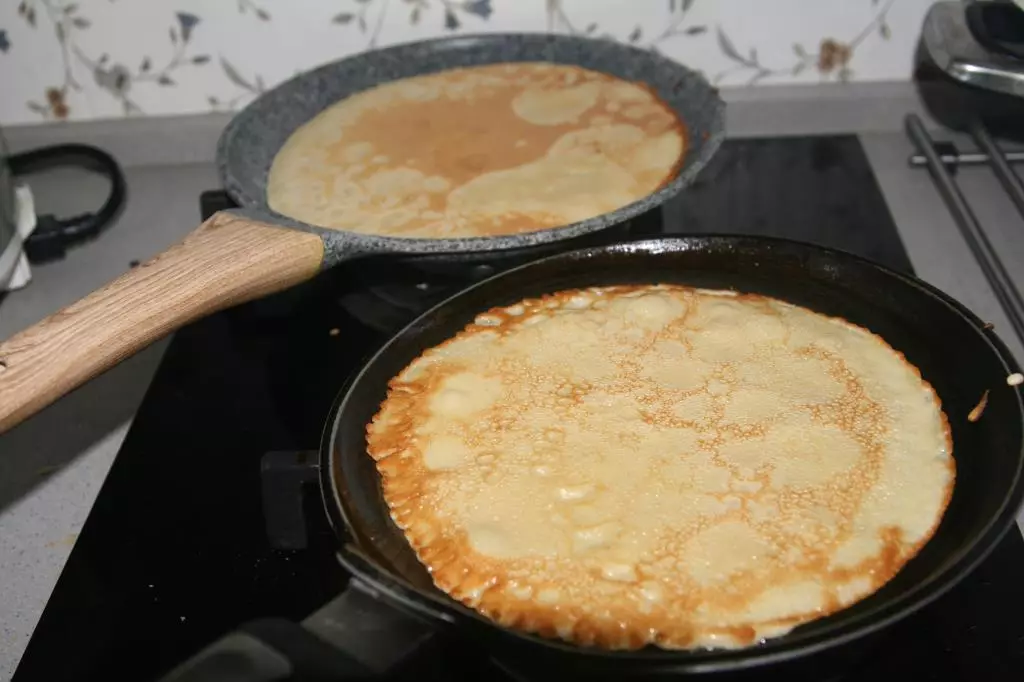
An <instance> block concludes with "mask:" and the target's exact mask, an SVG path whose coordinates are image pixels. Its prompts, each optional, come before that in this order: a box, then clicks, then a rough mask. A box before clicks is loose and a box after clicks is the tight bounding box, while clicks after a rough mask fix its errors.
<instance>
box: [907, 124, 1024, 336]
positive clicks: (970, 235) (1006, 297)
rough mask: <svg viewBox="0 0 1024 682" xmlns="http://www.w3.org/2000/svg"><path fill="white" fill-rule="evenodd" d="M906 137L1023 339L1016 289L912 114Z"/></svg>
mask: <svg viewBox="0 0 1024 682" xmlns="http://www.w3.org/2000/svg"><path fill="white" fill-rule="evenodd" d="M905 124H906V128H907V135H908V136H909V137H910V139H911V141H912V142H913V143H914V146H916V147H917V149H918V151H919V152H921V153H922V154H923V155H924V156H925V157H926V158H927V159H928V171H929V173H931V176H932V179H933V180H934V181H935V187H936V188H937V189H938V190H939V194H941V195H942V198H943V199H944V200H945V202H946V205H947V206H948V207H949V210H950V212H951V213H952V214H953V218H954V220H956V224H957V226H958V227H959V228H960V233H961V234H962V235H963V237H964V241H966V242H967V246H969V247H970V249H971V252H972V253H973V254H974V258H975V260H977V261H978V265H980V266H981V270H982V272H983V273H984V274H985V278H986V279H987V280H988V283H989V286H990V287H992V292H993V293H994V294H995V295H996V298H997V299H999V303H1000V305H1002V306H1003V310H1005V311H1006V316H1007V317H1008V318H1009V320H1010V325H1011V326H1012V327H1013V330H1014V331H1015V332H1016V333H1017V336H1018V337H1019V338H1021V339H1024V301H1022V300H1021V295H1020V291H1018V290H1017V287H1016V285H1015V284H1014V283H1013V280H1012V279H1010V276H1009V274H1008V273H1007V272H1006V268H1005V267H1004V266H1003V262H1002V261H1001V260H1000V259H999V256H997V255H996V252H995V249H993V248H992V243H991V242H990V241H989V239H988V235H986V234H985V232H984V230H982V229H981V225H980V224H979V223H978V219H977V217H975V215H974V212H973V211H971V207H970V206H969V205H968V203H967V200H966V199H964V195H963V193H961V192H960V188H959V187H957V184H956V182H955V181H954V180H953V176H952V175H950V173H949V171H948V170H947V169H946V167H945V166H943V165H942V160H941V159H939V155H938V153H937V152H936V151H935V147H934V146H933V145H934V141H933V140H932V138H931V136H930V135H929V134H928V131H927V130H925V128H924V124H923V123H921V119H920V118H919V117H918V116H917V115H916V114H908V115H907V117H906V119H905Z"/></svg>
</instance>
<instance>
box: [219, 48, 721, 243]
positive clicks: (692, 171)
mask: <svg viewBox="0 0 1024 682" xmlns="http://www.w3.org/2000/svg"><path fill="white" fill-rule="evenodd" d="M507 40H532V41H543V42H545V43H563V44H566V45H571V44H577V45H589V46H591V47H592V48H594V47H596V48H599V49H604V50H610V49H614V50H618V51H621V52H622V53H625V54H636V55H637V56H642V57H643V58H644V59H646V60H649V61H650V62H651V63H652V64H656V65H658V66H659V67H663V68H671V69H672V70H673V71H674V72H676V74H678V78H679V80H684V79H685V80H686V81H687V82H689V83H691V85H690V86H689V87H690V89H697V90H699V91H700V95H701V97H703V98H704V100H705V101H706V106H707V107H708V108H709V115H708V124H707V125H706V126H704V128H705V129H704V130H703V131H701V133H700V134H701V136H702V140H701V143H700V144H699V145H697V148H696V153H695V154H694V155H693V156H692V157H691V156H690V154H689V152H690V151H691V150H693V149H694V145H693V144H692V142H691V141H692V139H693V137H692V136H691V134H690V129H689V122H688V121H686V120H683V126H684V130H685V131H686V140H687V142H688V144H687V149H686V152H685V153H684V157H683V163H682V164H681V165H680V167H679V169H678V170H677V171H676V173H675V174H674V175H673V177H672V179H671V180H670V181H669V182H666V183H665V184H664V185H662V186H661V187H659V188H658V189H656V190H654V191H653V192H651V193H649V194H647V195H645V196H643V197H641V198H639V199H637V200H636V201H633V202H630V203H629V204H626V205H624V206H621V207H619V208H617V209H615V210H614V211H609V212H607V213H602V214H599V215H596V216H593V217H591V218H587V219H585V220H580V221H576V222H573V223H569V224H567V225H561V226H557V227H551V228H545V229H542V230H535V231H532V232H523V233H515V234H509V235H496V236H493V237H465V238H443V239H432V238H424V237H394V236H381V235H374V234H369V233H361V232H353V231H349V230H338V229H333V228H328V227H323V226H319V225H313V224H311V223H306V222H303V221H300V220H296V219H294V218H290V217H288V216H285V215H283V214H281V213H278V212H277V211H274V210H273V209H271V208H270V206H269V205H268V203H267V198H266V193H265V192H264V193H263V195H262V196H259V197H257V196H254V195H253V194H252V193H250V192H248V191H247V190H246V189H245V188H244V187H242V185H241V183H240V181H239V180H238V179H237V174H236V173H235V172H234V171H233V170H232V166H233V165H232V164H231V162H230V161H229V157H230V153H231V150H232V149H234V148H235V146H236V145H237V144H238V142H236V138H237V136H238V135H239V133H240V131H242V130H244V129H245V127H246V125H247V124H248V120H249V117H250V116H254V115H256V112H258V110H259V108H260V107H261V106H263V107H266V106H269V104H268V103H269V102H271V101H272V100H273V98H275V97H279V96H280V93H281V92H282V91H284V90H285V89H286V88H296V87H299V85H300V84H302V83H304V82H309V81H314V80H316V79H317V78H318V77H319V76H320V75H321V74H324V73H328V72H330V71H331V70H334V69H338V68H339V66H340V65H343V64H349V63H353V62H358V61H359V60H361V59H365V58H366V56H367V55H370V54H374V55H378V54H379V55H383V56H387V55H389V54H395V53H397V54H402V53H404V52H406V51H411V50H417V49H419V50H424V49H435V50H437V51H441V50H445V49H449V50H450V49H455V50H457V49H460V48H462V47H466V48H473V47H477V46H487V45H493V44H497V43H500V42H501V41H507ZM485 63H499V62H497V61H494V62H488V61H481V62H480V64H485ZM561 63H571V62H569V61H563V62H561ZM392 80H395V79H387V80H382V81H380V83H385V82H390V81H392ZM370 87H373V86H370ZM364 90H365V89H364ZM355 92H361V91H355ZM725 110H726V105H725V102H724V101H723V100H722V99H721V97H720V96H719V94H718V89H717V88H715V87H714V86H713V85H711V83H710V82H709V81H708V80H707V78H705V77H704V76H703V75H702V74H700V73H698V72H697V71H695V70H693V69H691V68H689V67H687V66H685V65H684V64H681V63H679V62H676V61H674V60H671V59H669V58H668V57H665V56H664V55H661V54H658V53H651V52H649V51H647V50H642V49H640V48H638V47H636V46H633V45H624V44H622V43H618V42H616V41H611V40H605V39H601V38H595V37H590V36H570V35H562V34H548V33H528V32H503V33H470V34H464V35H458V36H442V37H438V38H430V39H426V40H418V41H412V42H406V43H398V44H395V45H389V46H387V47H384V48H379V49H376V50H373V51H372V52H360V53H356V54H353V55H349V56H346V57H343V58H342V59H338V60H334V61H331V62H328V63H326V64H323V65H321V66H318V67H316V68H314V69H310V70H309V71H306V72H304V73H301V74H298V75H296V76H293V77H292V78H289V79H287V80H285V81H283V82H281V83H279V84H278V85H276V86H275V87H273V88H271V89H270V90H268V91H266V92H264V93H263V94H261V95H260V96H259V97H257V98H256V99H254V100H253V101H252V102H250V103H249V104H248V105H246V107H245V108H244V109H242V110H241V111H239V112H238V113H237V114H236V115H234V116H233V117H232V118H231V120H230V121H229V122H228V124H227V126H225V128H224V130H223V131H222V132H221V135H220V137H219V139H218V141H217V173H218V176H219V178H220V181H221V184H222V186H223V188H224V190H225V191H226V192H227V193H228V195H229V196H230V197H231V198H232V199H234V200H235V201H236V202H238V204H239V206H240V208H241V209H242V210H243V211H244V212H245V213H246V214H248V215H251V216H252V217H254V218H257V219H263V220H270V221H272V222H273V223H274V224H278V225H282V226H286V227H289V228H293V229H299V230H303V231H306V232H312V233H314V234H317V235H318V236H320V237H321V238H322V239H324V241H325V243H326V242H328V241H348V242H353V245H354V243H358V244H359V251H360V252H362V253H386V252H396V251H398V252H402V253H448V252H466V251H496V250H502V249H509V248H517V247H522V246H524V245H526V242H528V243H529V244H530V245H534V244H546V243H550V242H555V241H560V240H563V239H570V238H572V237H576V236H580V235H583V234H587V233H590V232H595V231H598V230H601V229H605V228H607V227H610V226H612V225H615V224H618V223H621V222H623V221H625V220H628V219H630V218H634V217H636V216H637V215H640V214H641V213H643V212H645V211H647V210H650V209H652V208H655V207H657V206H660V205H662V204H664V203H665V202H666V201H667V200H668V199H670V198H672V197H674V196H675V195H676V194H678V193H679V192H680V191H681V190H682V189H684V188H685V187H687V186H688V185H690V184H691V183H692V182H693V181H694V180H695V179H696V177H697V175H698V174H699V173H700V172H701V171H702V170H703V169H704V167H705V166H707V164H708V162H709V161H710V160H711V159H712V158H713V157H714V155H715V153H716V152H717V151H718V149H719V147H720V146H721V144H722V142H723V140H724V138H725ZM247 112H249V113H248V114H247ZM681 118H682V117H681ZM294 130H295V128H293V129H292V131H290V133H289V134H291V133H292V132H294ZM286 139H287V138H286ZM274 153H275V154H276V153H277V150H275V152H274Z"/></svg>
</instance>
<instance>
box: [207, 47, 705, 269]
mask: <svg viewBox="0 0 1024 682" xmlns="http://www.w3.org/2000/svg"><path fill="white" fill-rule="evenodd" d="M528 61H543V62H554V63H559V64H572V65H576V66H581V67H584V68H588V69H593V70H596V71H602V72H605V73H609V74H611V75H613V76H618V77H619V78H623V79H627V80H632V81H642V82H644V83H646V84H647V85H648V86H649V87H651V88H652V89H653V90H654V91H655V92H657V93H658V96H659V97H661V98H662V99H663V100H664V101H665V102H666V103H668V104H669V105H670V106H671V107H672V108H673V109H674V110H675V112H676V114H677V115H678V116H679V118H680V119H681V120H682V121H683V124H684V126H685V128H686V141H687V148H686V152H685V156H684V159H683V164H682V166H681V167H680V169H679V171H678V173H677V175H676V176H675V177H674V178H673V179H672V180H671V181H670V182H669V183H667V184H666V185H665V186H664V187H662V188H661V189H659V190H657V191H656V192H654V193H653V194H650V195H648V196H647V197H644V198H643V199H641V200H639V201H636V202H634V203H632V204H629V205H627V206H623V207H622V208H620V209H618V210H615V211H612V212H610V213H605V214H602V215H599V216H596V217H594V218H590V219H587V220H583V221H580V222H577V223H573V224H572V225H568V226H565V227H559V228H554V229H548V230H538V231H536V232H527V233H522V234H514V235H507V236H498V237H476V238H468V239H408V238H395V237H379V236H373V235H365V234H357V233H354V232H345V231H340V230H329V229H323V228H319V227H315V226H312V225H308V224H306V223H302V222H299V221H295V220H292V219H290V218H288V217H286V216H283V215H281V214H279V213H276V212H274V211H272V210H271V209H270V208H269V207H268V206H267V201H266V195H267V175H268V173H269V172H270V166H271V164H272V163H273V160H274V156H275V155H276V154H277V151H278V150H279V149H280V148H281V145H283V144H284V142H285V141H286V140H287V139H288V137H289V136H290V135H291V133H292V132H293V131H294V130H295V129H296V128H298V127H299V126H301V125H302V124H303V123H306V122H307V121H309V120H310V119H312V118H313V117H314V116H316V114H318V113H320V112H321V111H322V110H323V109H324V108H325V107H327V106H329V105H331V104H333V103H334V102H337V101H339V100H341V99H343V98H344V97H347V96H348V95H352V94H354V93H357V92H360V91H362V90H366V89H368V88H371V87H373V86H375V85H379V84H381V83H385V82H388V81H393V80H398V79H401V78H407V77H410V76H417V75H422V74H427V73H434V72H437V71H442V70H445V69H451V68H456V67H464V66H478V65H482V64H494V63H501V62H528ZM724 135H725V104H724V103H723V102H722V100H721V99H720V98H719V97H718V93H717V91H716V90H715V89H713V88H712V87H711V86H710V85H709V84H708V82H707V81H706V80H705V79H704V77H703V76H701V75H700V74H698V73H697V72H695V71H691V70H690V69H688V68H686V67H684V66H682V65H680V64H678V63H677V62H674V61H672V60H670V59H668V58H666V57H663V56H661V55H660V54H658V53H656V52H653V51H650V50H641V49H639V48H635V47H630V46H627V45H622V44H620V43H616V42H612V41H607V40H597V39H593V38H581V37H577V36H563V35H543V34H486V35H469V36H459V37H455V38H442V39H438V40H429V41H423V42H417V43H409V44H405V45H398V46H395V47H389V48H385V49H382V50H373V51H370V52H366V53H363V54H360V55H357V56H354V57H349V58H347V59H343V60H341V61H338V62H334V63H331V64H327V65H326V66H322V67H320V68H318V69H314V70H313V71H309V72H307V73H305V74H302V75H300V76H296V77H295V78H293V79H291V80H289V81H286V82H285V83H283V84H281V85H279V86H277V87H276V88H274V89H273V90H271V91H270V92H267V93H266V94H264V95H261V96H260V97H259V98H258V99H257V100H255V101H254V102H253V103H252V104H250V105H249V106H247V107H246V108H245V109H244V110H243V111H241V112H240V113H239V114H238V115H237V116H236V117H235V118H234V119H232V121H231V123H230V124H228V127H227V128H226V129H225V130H224V133H223V134H222V135H221V139H220V142H219V145H218V150H217V159H218V161H217V163H218V169H219V172H220V177H221V181H222V182H223V184H224V188H225V189H226V190H227V192H228V193H229V194H230V195H231V196H232V197H233V198H234V199H235V200H236V201H237V202H238V203H239V204H240V205H241V207H242V208H241V209H238V210H239V211H241V212H242V213H244V214H246V215H248V216H250V217H252V218H255V219H258V220H264V221H269V222H274V223H278V224H281V225H285V226H289V227H293V228H297V229H302V230H306V231H311V232H315V233H316V234H318V235H320V236H321V238H322V239H323V240H324V247H325V253H324V266H325V267H329V266H330V265H333V264H334V263H337V262H338V261H341V260H346V259H349V258H352V257H355V256H359V255H366V254H372V253H418V254H445V253H458V252H476V251H495V250H499V249H509V248H521V247H527V246H534V245H538V244H545V243H548V242H552V241H557V240H561V239H569V238H572V237H578V236H580V235H583V234H586V233H588V232H594V231H596V230H601V229H604V228H606V227H609V226H611V225H614V224H616V223H619V222H621V221H623V220H625V219H627V218H630V217H633V216H636V215H638V214H640V213H643V212H644V211H648V210H650V209H651V208H653V207H655V206H657V205H659V204H661V203H663V202H664V201H665V200H666V199H668V198H670V197H672V196H673V195H675V194H676V193H678V192H679V190H681V189H682V188H683V187H685V186H686V185H687V184H689V183H691V182H692V181H693V179H694V178H695V177H696V176H697V173H699V172H700V170H701V168H703V167H704V165H705V164H706V163H707V162H708V160H709V159H710V158H711V157H712V155H713V154H714V153H715V151H716V150H717V149H718V147H719V145H720V144H721V142H722V139H723V138H724Z"/></svg>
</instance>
